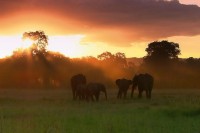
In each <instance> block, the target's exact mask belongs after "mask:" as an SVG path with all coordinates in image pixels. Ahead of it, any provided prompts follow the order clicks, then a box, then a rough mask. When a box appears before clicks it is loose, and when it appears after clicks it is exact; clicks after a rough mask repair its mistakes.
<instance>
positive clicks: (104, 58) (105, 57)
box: [97, 52, 115, 62]
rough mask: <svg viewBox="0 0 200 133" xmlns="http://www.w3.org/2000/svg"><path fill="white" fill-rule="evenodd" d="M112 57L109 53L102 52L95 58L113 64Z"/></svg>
mask: <svg viewBox="0 0 200 133" xmlns="http://www.w3.org/2000/svg"><path fill="white" fill-rule="evenodd" d="M114 57H115V56H114V55H113V54H112V53H110V52H104V53H102V54H100V55H98V56H97V58H98V59H99V60H101V61H108V62H113V61H114Z"/></svg>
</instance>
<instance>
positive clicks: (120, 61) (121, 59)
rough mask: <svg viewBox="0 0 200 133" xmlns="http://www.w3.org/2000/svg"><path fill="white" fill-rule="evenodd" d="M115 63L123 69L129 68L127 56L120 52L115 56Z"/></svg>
mask: <svg viewBox="0 0 200 133" xmlns="http://www.w3.org/2000/svg"><path fill="white" fill-rule="evenodd" d="M115 62H116V63H117V64H119V65H122V66H123V67H125V66H127V61H126V55H125V54H124V53H121V52H118V53H116V54H115Z"/></svg>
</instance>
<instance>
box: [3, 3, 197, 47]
mask: <svg viewBox="0 0 200 133" xmlns="http://www.w3.org/2000/svg"><path fill="white" fill-rule="evenodd" d="M0 5H1V9H0V11H1V12H3V13H4V14H6V13H7V14H9V13H11V12H16V11H19V10H24V11H27V10H28V11H30V10H32V11H36V10H37V11H41V12H46V13H48V14H51V13H54V14H57V15H58V16H59V17H60V16H62V19H63V20H64V21H66V25H65V26H66V27H65V28H66V32H67V33H69V32H77V33H84V34H86V35H87V38H86V39H85V40H90V41H98V42H108V43H111V44H115V45H116V44H118V45H122V44H123V45H127V46H128V45H129V44H130V43H131V42H135V41H152V40H158V39H161V38H167V37H172V36H193V35H199V34H200V7H198V6H195V5H183V4H180V3H179V2H178V1H177V0H173V1H169V0H123V1H122V0H42V1H41V0H8V1H4V0H0ZM55 19H57V18H55ZM67 20H73V21H72V22H73V23H70V24H68V23H67ZM58 26H59V25H58ZM68 28H69V29H70V31H67V29H68ZM73 28H74V29H75V31H73Z"/></svg>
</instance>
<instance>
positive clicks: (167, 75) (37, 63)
mask: <svg viewBox="0 0 200 133" xmlns="http://www.w3.org/2000/svg"><path fill="white" fill-rule="evenodd" d="M23 39H30V40H32V41H33V44H32V46H31V47H30V48H27V49H19V50H17V51H15V52H14V53H13V55H12V56H11V57H8V58H5V59H1V60H0V88H21V89H22V88H27V89H30V88H35V89H41V88H69V87H70V83H69V81H70V78H71V77H72V76H73V75H76V74H78V73H82V74H84V75H85V76H86V77H87V81H88V82H90V81H93V82H101V83H103V84H105V85H106V86H107V87H108V88H109V87H114V86H115V80H116V79H119V78H126V79H132V78H133V76H134V75H135V74H138V73H150V74H151V75H153V77H154V79H155V87H156V88H199V87H200V84H199V80H200V75H199V74H198V73H200V69H199V66H200V59H195V58H192V57H191V58H188V59H180V58H178V55H180V53H181V50H180V48H179V44H177V43H174V42H168V41H161V42H152V43H150V44H149V45H148V47H147V48H146V52H147V55H146V56H145V57H144V58H143V60H144V61H143V63H142V64H141V65H139V66H138V65H134V63H135V62H131V61H130V60H129V62H127V58H126V55H125V54H124V53H120V52H118V53H115V54H112V53H110V52H104V53H102V54H100V55H98V56H97V58H95V57H83V58H80V59H71V58H68V57H65V56H63V55H62V54H60V53H54V52H51V51H47V50H46V47H47V45H48V37H47V35H45V33H44V32H43V31H35V32H25V33H24V34H23ZM133 52H134V51H133Z"/></svg>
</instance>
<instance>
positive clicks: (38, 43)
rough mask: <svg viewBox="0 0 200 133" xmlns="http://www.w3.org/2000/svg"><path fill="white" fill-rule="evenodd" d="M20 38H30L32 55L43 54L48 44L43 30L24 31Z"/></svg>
mask: <svg viewBox="0 0 200 133" xmlns="http://www.w3.org/2000/svg"><path fill="white" fill-rule="evenodd" d="M22 39H30V40H32V41H33V44H32V46H31V51H32V54H33V55H36V54H38V53H40V54H41V53H42V54H45V53H46V47H47V45H48V37H47V35H45V33H44V32H43V31H35V32H25V33H24V34H23V37H22Z"/></svg>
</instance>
